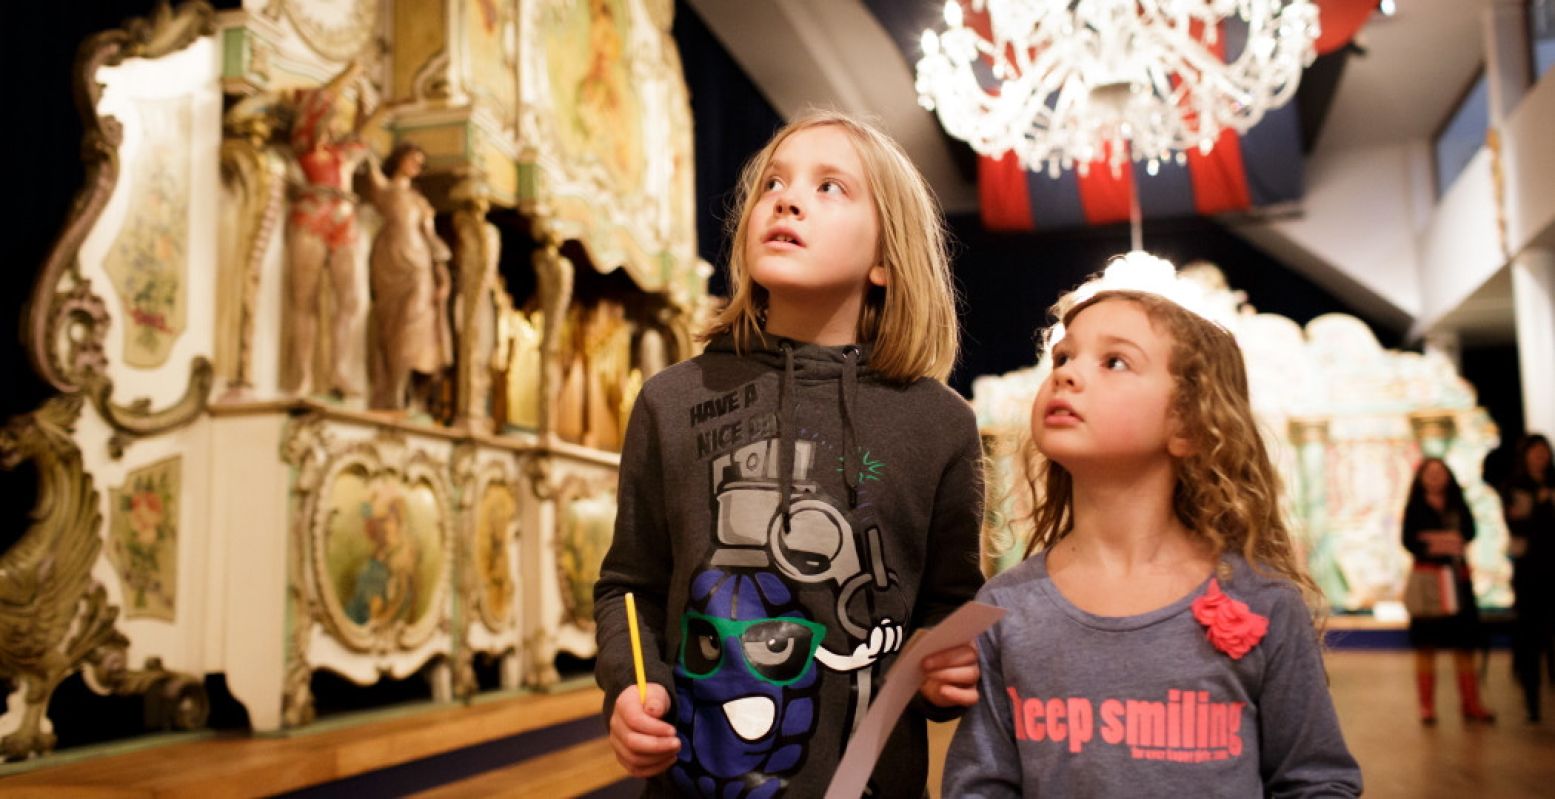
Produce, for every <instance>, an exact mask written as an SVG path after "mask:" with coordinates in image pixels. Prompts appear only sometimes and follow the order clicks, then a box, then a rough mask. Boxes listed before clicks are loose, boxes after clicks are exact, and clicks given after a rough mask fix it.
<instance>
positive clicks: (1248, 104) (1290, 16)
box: [917, 0, 1318, 177]
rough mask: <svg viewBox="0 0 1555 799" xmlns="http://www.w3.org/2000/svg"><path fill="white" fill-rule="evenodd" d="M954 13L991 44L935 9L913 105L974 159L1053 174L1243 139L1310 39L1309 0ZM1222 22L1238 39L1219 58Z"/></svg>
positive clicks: (956, 6)
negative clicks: (932, 116)
mask: <svg viewBox="0 0 1555 799" xmlns="http://www.w3.org/2000/svg"><path fill="white" fill-rule="evenodd" d="M967 2H969V3H970V6H971V9H972V12H973V13H974V14H980V13H982V12H984V11H986V12H987V22H988V25H987V27H986V30H987V31H988V32H989V34H990V35H987V36H985V35H984V34H983V33H980V32H979V31H978V30H975V29H974V27H973V26H969V25H967V24H966V21H965V20H964V18H963V12H962V0H947V2H946V3H945V30H944V32H943V33H936V32H935V31H934V30H932V29H930V30H925V31H924V32H923V58H922V59H920V60H919V61H918V80H917V89H918V100H919V102H920V103H921V104H922V105H923V107H924V108H927V109H929V110H931V111H936V112H938V115H939V119H940V124H942V125H944V126H945V130H946V131H948V132H949V133H950V134H951V135H952V136H955V137H956V138H959V139H964V140H966V142H967V143H969V144H971V145H972V149H974V150H976V151H977V152H979V153H982V154H984V155H988V156H993V157H1000V156H1002V155H1003V154H1005V153H1007V152H1014V153H1015V155H1016V157H1017V158H1018V159H1019V160H1020V163H1021V164H1022V166H1024V167H1025V168H1026V169H1028V170H1033V171H1037V170H1040V169H1041V168H1042V167H1044V166H1046V168H1047V170H1048V173H1049V174H1050V175H1053V176H1055V177H1056V176H1057V174H1058V171H1059V169H1060V168H1062V169H1069V168H1073V167H1076V166H1078V168H1079V169H1080V170H1081V171H1082V172H1083V171H1084V170H1085V169H1086V168H1087V167H1088V165H1089V164H1091V163H1092V162H1095V161H1098V160H1102V161H1105V162H1106V163H1107V164H1109V165H1110V166H1111V168H1112V169H1113V171H1114V172H1116V171H1118V170H1119V169H1120V168H1121V167H1122V166H1123V164H1125V163H1127V162H1128V161H1130V160H1134V161H1144V162H1146V167H1147V169H1148V171H1149V172H1150V174H1152V175H1153V174H1155V172H1156V170H1157V169H1158V168H1159V165H1160V163H1161V162H1162V161H1165V160H1167V159H1169V158H1170V159H1175V160H1176V161H1177V162H1178V163H1183V162H1185V161H1186V159H1187V156H1186V152H1187V151H1188V150H1189V149H1191V148H1194V147H1197V148H1199V150H1200V151H1201V152H1203V153H1206V154H1207V153H1209V151H1210V150H1211V149H1212V148H1213V147H1214V146H1215V141H1216V140H1217V139H1218V138H1219V137H1220V133H1221V131H1222V130H1223V129H1226V128H1229V129H1232V130H1235V131H1236V132H1237V133H1244V132H1246V131H1247V129H1248V128H1250V127H1252V126H1253V125H1254V124H1256V123H1257V122H1258V120H1259V119H1262V118H1263V115H1264V112H1265V111H1267V110H1269V109H1271V108H1277V107H1279V106H1281V105H1283V104H1285V102H1286V101H1288V100H1289V99H1290V98H1291V95H1293V94H1294V93H1295V91H1296V85H1297V83H1298V82H1299V81H1300V78H1301V70H1302V68H1303V67H1305V66H1306V65H1308V64H1310V63H1311V62H1312V59H1313V57H1314V50H1313V42H1314V40H1315V39H1316V38H1317V34H1318V20H1317V13H1318V12H1317V8H1316V7H1315V6H1314V4H1313V2H1312V1H1311V0H967ZM1233 16H1234V17H1239V18H1240V19H1241V24H1245V28H1246V37H1245V42H1244V43H1243V44H1242V46H1241V48H1240V50H1239V51H1237V52H1228V53H1227V54H1226V57H1224V58H1223V57H1221V56H1220V55H1219V47H1220V44H1221V43H1220V42H1218V39H1219V38H1220V37H1221V36H1222V31H1221V25H1220V23H1221V21H1222V20H1226V19H1228V18H1231V17H1233ZM977 27H981V26H977ZM1239 27H1240V24H1239ZM1226 38H1227V39H1230V38H1232V37H1230V36H1227V37H1226ZM1237 38H1240V37H1237Z"/></svg>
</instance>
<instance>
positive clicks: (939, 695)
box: [918, 644, 982, 707]
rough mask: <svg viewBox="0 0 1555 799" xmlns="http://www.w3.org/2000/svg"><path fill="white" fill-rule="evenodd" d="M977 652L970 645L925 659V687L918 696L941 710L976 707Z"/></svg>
mask: <svg viewBox="0 0 1555 799" xmlns="http://www.w3.org/2000/svg"><path fill="white" fill-rule="evenodd" d="M981 676H982V670H981V669H979V668H978V667H977V650H976V649H975V648H973V646H972V645H971V644H962V645H961V646H957V647H952V648H950V649H942V650H940V651H938V652H935V653H934V654H932V655H929V656H928V657H925V658H924V659H923V687H922V688H919V689H918V693H920V694H923V698H924V699H927V700H929V701H930V702H933V703H934V704H936V705H939V706H940V707H955V706H957V705H959V706H961V707H971V706H972V705H975V704H977V680H978V678H979V677H981Z"/></svg>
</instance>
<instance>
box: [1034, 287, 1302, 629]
mask: <svg viewBox="0 0 1555 799" xmlns="http://www.w3.org/2000/svg"><path fill="white" fill-rule="evenodd" d="M1107 301H1125V302H1132V303H1135V304H1137V305H1139V306H1140V308H1141V309H1142V310H1143V311H1144V312H1145V315H1146V316H1147V317H1148V318H1149V319H1150V322H1151V324H1152V326H1153V327H1155V328H1156V329H1157V330H1158V331H1161V332H1165V333H1167V334H1168V335H1170V336H1171V340H1172V347H1171V360H1170V363H1169V367H1168V368H1169V369H1170V371H1171V375H1172V378H1173V388H1172V401H1171V405H1170V411H1169V412H1170V413H1171V414H1172V415H1173V417H1175V419H1176V421H1177V424H1178V430H1179V432H1180V434H1181V435H1182V436H1184V437H1185V438H1186V439H1187V440H1188V442H1189V445H1190V447H1191V450H1192V453H1191V454H1190V455H1188V456H1187V457H1183V458H1174V459H1173V463H1172V469H1173V472H1174V473H1175V474H1176V477H1177V484H1176V487H1175V488H1174V489H1173V492H1172V510H1173V511H1174V512H1175V514H1176V516H1177V519H1178V521H1180V522H1182V524H1183V526H1184V527H1186V528H1188V531H1189V534H1190V535H1192V536H1194V537H1196V538H1198V539H1199V540H1201V541H1203V542H1205V543H1207V544H1208V545H1209V546H1210V548H1211V550H1212V552H1213V554H1214V556H1215V557H1216V558H1219V556H1220V555H1221V553H1223V552H1226V551H1227V550H1234V551H1236V552H1239V553H1241V555H1242V557H1244V558H1246V560H1247V562H1248V563H1249V564H1251V565H1252V566H1253V567H1254V568H1259V567H1262V568H1267V569H1270V570H1272V571H1274V572H1275V573H1277V574H1279V575H1281V576H1283V577H1286V578H1288V579H1289V580H1291V582H1293V583H1295V584H1296V585H1297V586H1298V587H1299V588H1300V589H1301V593H1302V596H1303V597H1304V598H1305V600H1306V602H1307V605H1308V607H1310V608H1311V609H1312V610H1313V611H1314V612H1321V610H1322V603H1321V598H1322V593H1321V591H1320V590H1319V589H1318V587H1317V583H1315V582H1313V580H1312V578H1311V577H1310V576H1309V575H1308V574H1307V570H1306V569H1305V568H1304V567H1303V566H1302V565H1301V561H1300V559H1299V558H1298V556H1297V554H1296V551H1295V547H1294V544H1293V542H1292V540H1291V534H1290V529H1289V528H1288V527H1287V526H1286V524H1285V518H1284V515H1283V513H1282V512H1281V508H1280V479H1279V474H1278V473H1277V472H1276V471H1275V469H1274V463H1273V462H1272V461H1271V460H1270V458H1269V453H1268V450H1267V449H1265V447H1264V442H1263V437H1262V436H1260V435H1259V433H1258V424H1257V422H1256V420H1255V419H1254V418H1253V408H1252V403H1251V401H1250V400H1249V399H1248V390H1247V368H1246V366H1245V364H1244V363H1243V361H1242V350H1241V348H1240V347H1238V346H1237V343H1236V339H1235V338H1234V337H1232V335H1231V333H1230V332H1229V331H1227V330H1226V329H1225V328H1222V327H1220V326H1219V325H1217V324H1214V323H1213V322H1210V321H1209V320H1207V319H1205V318H1203V317H1201V316H1199V315H1198V314H1195V313H1193V312H1192V311H1189V310H1187V309H1186V308H1183V307H1182V306H1181V305H1178V304H1177V303H1175V302H1172V301H1171V300H1168V299H1166V298H1164V297H1161V296H1159V295H1157V294H1152V293H1148V292H1141V291H1119V290H1108V291H1103V292H1100V293H1097V294H1096V295H1095V296H1093V297H1088V298H1086V299H1084V300H1083V301H1081V302H1078V303H1070V302H1066V300H1065V299H1061V300H1059V302H1058V304H1057V305H1055V306H1054V307H1053V313H1054V315H1055V316H1057V317H1058V318H1059V320H1060V321H1062V322H1063V324H1064V325H1065V326H1066V327H1067V326H1069V325H1070V324H1071V323H1072V322H1073V321H1074V319H1075V317H1076V316H1078V315H1079V314H1080V312H1081V311H1084V310H1085V309H1086V308H1089V307H1091V306H1092V305H1096V304H1097V303H1101V302H1107ZM1054 343H1056V342H1054ZM1026 454H1027V458H1028V462H1027V465H1028V472H1027V473H1028V474H1030V475H1032V478H1031V480H1032V489H1033V490H1034V491H1036V492H1038V493H1037V494H1036V495H1037V496H1038V497H1040V498H1041V500H1040V501H1039V502H1038V504H1037V508H1036V512H1035V513H1034V515H1033V516H1034V526H1035V530H1034V531H1033V533H1032V537H1031V542H1030V544H1028V545H1027V547H1026V554H1027V555H1028V556H1029V555H1030V554H1031V553H1033V552H1035V551H1037V550H1039V549H1047V548H1049V547H1051V546H1053V545H1054V544H1056V543H1058V542H1059V541H1061V540H1063V538H1064V537H1065V536H1067V535H1068V534H1069V532H1070V531H1071V530H1072V529H1073V527H1074V480H1073V477H1072V476H1071V475H1070V474H1069V471H1068V470H1067V469H1065V468H1064V467H1063V466H1062V465H1060V464H1058V463H1056V462H1054V461H1052V460H1049V459H1048V458H1047V457H1045V456H1043V455H1042V454H1041V453H1040V452H1038V451H1037V448H1036V447H1035V446H1031V447H1029V448H1028V449H1027V453H1026Z"/></svg>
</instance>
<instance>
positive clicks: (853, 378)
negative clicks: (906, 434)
mask: <svg viewBox="0 0 1555 799" xmlns="http://www.w3.org/2000/svg"><path fill="white" fill-rule="evenodd" d="M838 393H840V394H841V395H842V480H843V482H844V483H846V484H847V486H848V509H849V510H852V509H854V508H857V507H858V481H859V472H860V471H862V468H863V464H862V463H860V461H859V454H858V441H857V440H856V439H857V437H856V436H855V434H854V432H853V401H854V398H855V397H856V396H857V395H858V348H857V347H848V348H847V349H846V350H845V351H844V352H843V354H842V384H841V385H840V386H839V387H838Z"/></svg>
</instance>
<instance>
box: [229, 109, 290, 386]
mask: <svg viewBox="0 0 1555 799" xmlns="http://www.w3.org/2000/svg"><path fill="white" fill-rule="evenodd" d="M282 113H283V111H282V109H281V108H280V106H279V101H278V98H276V97H275V96H273V95H270V94H257V95H254V96H252V97H248V98H245V99H243V100H242V101H240V102H238V103H237V104H236V105H234V106H233V107H232V108H231V109H230V110H229V111H227V113H226V116H225V118H224V119H223V122H222V127H223V129H224V130H225V136H224V137H223V138H222V141H221V177H222V181H223V182H224V183H225V184H226V185H227V186H228V187H229V188H230V189H232V190H233V192H234V193H235V194H236V195H237V203H236V205H237V207H236V209H235V211H236V214H237V222H238V230H237V239H236V241H235V242H233V245H234V246H233V248H232V250H231V252H229V253H227V254H226V256H227V257H228V259H229V261H230V262H231V263H232V264H234V265H235V266H236V269H234V270H224V273H223V275H224V277H225V278H226V284H225V285H223V286H222V288H221V292H222V302H220V303H219V304H218V318H219V319H220V320H221V321H220V323H219V324H218V328H217V329H218V334H217V335H218V337H219V339H220V340H219V341H218V344H217V353H218V355H217V367H218V368H219V369H220V371H221V373H222V377H224V378H225V379H226V381H227V389H228V390H229V391H231V392H241V391H243V390H245V389H248V388H251V387H252V383H251V382H250V381H251V379H252V372H253V358H254V355H253V341H254V322H255V318H256V312H255V307H254V306H255V303H256V302H257V301H258V295H259V272H260V267H261V265H262V264H263V262H264V257H265V252H266V250H268V248H269V243H270V239H271V234H272V233H273V232H274V231H275V227H276V225H277V224H278V223H279V222H280V218H281V207H282V204H283V203H282V200H283V194H284V191H283V190H284V181H283V180H282V179H281V172H282V171H283V169H284V167H283V166H282V165H281V163H280V162H279V159H277V158H275V157H274V154H273V153H272V152H271V150H270V148H269V145H270V143H271V141H272V139H273V138H274V137H275V135H276V132H277V129H278V127H279V126H280V125H281V123H282V120H281V119H280V115H281V114H282ZM233 314H236V317H237V318H236V319H233V318H231V317H232V315H233Z"/></svg>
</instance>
